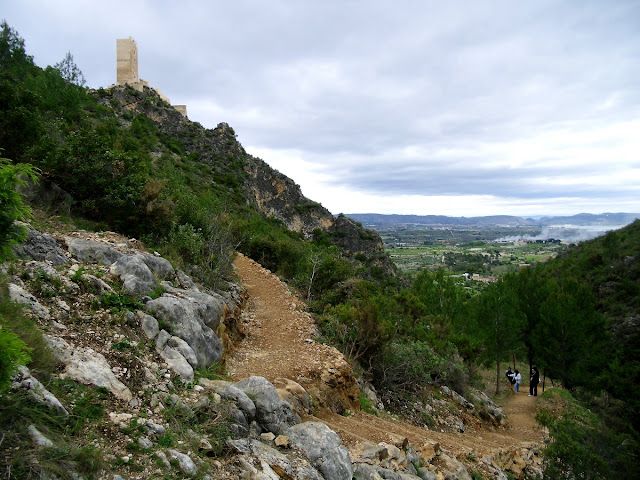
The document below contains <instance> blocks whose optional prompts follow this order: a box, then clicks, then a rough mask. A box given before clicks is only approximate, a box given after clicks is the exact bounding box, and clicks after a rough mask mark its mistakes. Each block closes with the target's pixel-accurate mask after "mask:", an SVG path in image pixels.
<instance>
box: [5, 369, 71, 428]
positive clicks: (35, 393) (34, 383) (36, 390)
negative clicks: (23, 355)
mask: <svg viewBox="0 0 640 480" xmlns="http://www.w3.org/2000/svg"><path fill="white" fill-rule="evenodd" d="M11 389H12V390H14V391H16V390H25V391H27V392H29V394H30V395H31V397H32V398H33V399H34V400H35V401H36V402H38V403H40V404H42V405H46V406H48V407H49V408H51V409H53V410H55V411H56V412H58V413H59V414H60V415H65V416H66V415H69V412H68V411H67V409H66V408H64V406H63V405H62V403H60V400H58V399H57V398H56V396H55V395H54V394H53V393H51V392H50V391H49V390H47V389H46V388H44V386H43V385H42V383H40V382H39V381H38V379H37V378H35V377H33V376H32V375H31V372H30V371H29V369H28V368H27V367H25V366H22V365H20V366H19V367H18V373H17V374H16V375H15V376H14V378H13V383H12V385H11Z"/></svg>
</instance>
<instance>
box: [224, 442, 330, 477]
mask: <svg viewBox="0 0 640 480" xmlns="http://www.w3.org/2000/svg"><path fill="white" fill-rule="evenodd" d="M227 444H228V445H229V446H230V447H231V448H233V449H234V450H235V451H236V452H237V453H240V454H242V455H244V456H245V462H246V463H247V465H251V466H252V467H253V465H252V464H256V465H258V466H259V467H260V470H261V471H262V472H265V471H266V470H267V469H266V468H264V467H265V465H266V466H268V467H269V469H270V470H272V471H273V472H274V473H275V474H276V475H277V476H276V477H275V478H276V479H281V478H285V479H297V478H304V479H308V480H323V477H322V475H320V473H318V471H317V470H316V469H315V468H313V466H311V465H310V464H309V462H307V461H306V460H305V459H303V458H300V457H295V456H292V457H288V456H287V455H285V454H283V453H281V452H279V451H278V450H276V449H275V448H273V447H270V446H269V445H265V444H264V443H262V442H260V441H258V440H253V439H248V438H242V439H239V440H229V441H228V442H227ZM253 469H254V470H255V471H256V472H258V469H257V468H256V467H253ZM267 478H268V477H267Z"/></svg>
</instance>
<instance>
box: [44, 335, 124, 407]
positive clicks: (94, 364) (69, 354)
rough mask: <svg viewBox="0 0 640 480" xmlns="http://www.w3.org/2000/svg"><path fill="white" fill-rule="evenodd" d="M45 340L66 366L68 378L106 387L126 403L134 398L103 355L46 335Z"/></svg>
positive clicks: (65, 371)
mask: <svg viewBox="0 0 640 480" xmlns="http://www.w3.org/2000/svg"><path fill="white" fill-rule="evenodd" d="M45 339H46V340H47V343H48V344H49V345H50V346H51V348H52V350H53V352H54V354H55V356H56V357H57V358H58V360H59V361H60V362H62V363H63V364H64V366H65V369H64V374H65V375H66V376H67V377H68V378H71V379H72V380H75V381H77V382H80V383H84V384H87V385H95V386H96V387H104V388H106V389H107V390H109V391H110V392H111V393H112V394H113V395H114V396H115V397H116V398H119V399H120V400H124V401H125V402H129V401H130V400H131V399H132V398H133V396H132V395H131V391H130V390H129V389H128V388H127V387H126V386H125V385H124V384H123V383H122V382H121V381H120V380H118V379H117V378H116V376H115V375H114V374H113V372H112V371H111V367H110V366H109V363H108V362H107V360H106V359H105V358H104V356H103V355H102V354H101V353H98V352H95V351H93V350H91V349H85V348H82V347H74V346H73V345H71V344H69V343H67V342H66V341H65V340H63V339H61V338H58V337H53V336H50V335H45Z"/></svg>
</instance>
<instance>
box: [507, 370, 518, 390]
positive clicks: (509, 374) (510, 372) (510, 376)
mask: <svg viewBox="0 0 640 480" xmlns="http://www.w3.org/2000/svg"><path fill="white" fill-rule="evenodd" d="M504 374H505V376H506V377H507V380H508V381H509V391H510V392H511V393H515V390H514V389H513V385H514V384H515V383H516V381H515V376H516V374H515V373H513V370H511V367H509V368H507V371H506V372H504Z"/></svg>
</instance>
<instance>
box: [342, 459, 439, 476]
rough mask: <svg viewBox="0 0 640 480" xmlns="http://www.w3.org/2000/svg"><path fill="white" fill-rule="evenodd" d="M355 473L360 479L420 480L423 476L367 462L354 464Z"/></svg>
mask: <svg viewBox="0 0 640 480" xmlns="http://www.w3.org/2000/svg"><path fill="white" fill-rule="evenodd" d="M353 474H354V475H355V477H356V478H357V479H358V480H360V479H362V480H420V478H421V477H418V476H416V475H412V474H409V473H402V472H394V471H393V470H389V469H386V468H382V467H379V466H374V465H367V464H366V463H359V464H356V465H354V467H353ZM434 478H435V477H434Z"/></svg>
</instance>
